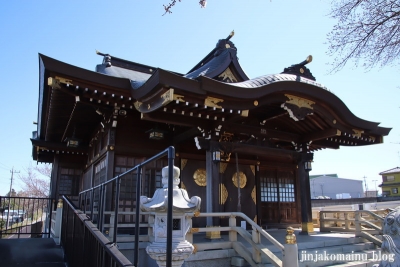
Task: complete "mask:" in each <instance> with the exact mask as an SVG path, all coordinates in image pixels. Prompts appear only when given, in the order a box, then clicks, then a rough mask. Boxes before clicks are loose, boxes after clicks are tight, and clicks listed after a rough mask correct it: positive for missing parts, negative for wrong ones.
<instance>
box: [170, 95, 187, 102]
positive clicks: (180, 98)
mask: <svg viewBox="0 0 400 267" xmlns="http://www.w3.org/2000/svg"><path fill="white" fill-rule="evenodd" d="M173 99H174V101H176V100H178V101H179V102H185V96H183V95H176V94H174V98H173Z"/></svg>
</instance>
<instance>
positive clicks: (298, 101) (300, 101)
mask: <svg viewBox="0 0 400 267" xmlns="http://www.w3.org/2000/svg"><path fill="white" fill-rule="evenodd" d="M285 96H286V97H287V98H289V100H288V101H286V103H289V104H293V105H295V106H297V107H299V108H309V109H313V107H312V105H314V104H315V102H314V101H311V100H308V99H306V98H302V97H298V96H294V95H289V94H285Z"/></svg>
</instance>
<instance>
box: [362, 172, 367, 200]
mask: <svg viewBox="0 0 400 267" xmlns="http://www.w3.org/2000/svg"><path fill="white" fill-rule="evenodd" d="M363 178H364V186H365V193H364V197H366V196H367V191H368V185H367V177H366V176H365V175H364V177H363Z"/></svg>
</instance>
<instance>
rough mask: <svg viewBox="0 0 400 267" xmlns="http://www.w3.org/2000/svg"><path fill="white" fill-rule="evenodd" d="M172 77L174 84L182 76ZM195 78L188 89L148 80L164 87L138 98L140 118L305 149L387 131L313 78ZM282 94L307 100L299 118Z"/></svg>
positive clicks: (360, 141) (374, 138)
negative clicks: (246, 81) (248, 83)
mask: <svg viewBox="0 0 400 267" xmlns="http://www.w3.org/2000/svg"><path fill="white" fill-rule="evenodd" d="M169 77H171V76H169ZM165 78H168V77H165ZM173 79H174V81H173V82H174V83H175V84H179V83H183V80H185V79H186V78H184V77H173ZM175 79H180V80H182V81H181V82H177V81H176V80H175ZM199 81H200V88H198V84H196V83H193V84H194V85H195V87H194V89H193V87H190V86H187V87H186V86H185V87H183V88H182V87H177V88H172V87H170V88H169V89H167V88H165V87H163V86H165V84H169V83H168V81H167V80H166V79H164V80H163V83H162V84H157V83H156V82H154V83H152V86H153V87H155V88H164V91H162V94H161V93H159V94H153V95H152V96H151V97H147V98H146V101H145V102H141V103H140V106H141V107H142V109H139V111H140V112H141V113H142V119H144V120H150V121H156V122H164V123H168V124H176V125H183V126H187V127H195V128H196V127H198V128H202V129H215V128H218V127H219V128H220V129H221V130H220V131H221V133H222V132H224V131H226V132H232V133H235V134H238V135H243V136H245V135H247V136H254V137H255V138H256V139H262V140H263V141H265V142H269V145H273V146H276V147H281V148H284V149H294V150H297V149H299V145H300V144H301V143H308V144H309V149H310V150H319V149H322V148H339V146H343V145H345V146H359V145H369V144H375V143H381V142H382V141H383V136H384V135H387V134H388V133H389V131H390V129H389V128H383V127H379V126H378V125H379V124H378V123H375V122H369V121H365V120H362V119H360V118H358V117H356V116H355V115H354V114H352V113H351V112H350V110H349V109H348V108H347V107H346V105H345V104H344V103H343V102H342V101H341V100H340V99H339V98H338V97H337V96H335V95H334V94H332V93H331V92H329V91H328V90H326V89H324V88H321V87H319V86H317V85H316V83H306V82H296V81H282V82H274V83H270V84H266V85H261V86H260V87H255V88H246V87H239V86H235V84H228V83H222V82H218V81H215V80H212V79H209V78H206V77H203V78H201V79H200V80H199ZM149 85H150V84H149ZM140 89H144V88H140ZM149 89H150V87H148V88H146V90H149ZM168 94H169V96H168V97H165V95H168ZM288 96H293V97H294V98H298V99H300V100H299V101H303V100H306V101H311V103H313V104H312V107H311V108H310V110H308V111H307V115H305V117H304V118H303V119H300V120H299V121H294V120H293V116H291V115H290V114H288V112H287V111H285V110H284V109H283V108H282V104H284V103H290V101H289V98H290V97H288ZM166 99H168V101H166ZM143 107H145V108H143ZM294 108H296V107H295V106H294ZM297 109H298V110H300V111H301V110H305V109H307V108H304V107H300V106H299V107H297Z"/></svg>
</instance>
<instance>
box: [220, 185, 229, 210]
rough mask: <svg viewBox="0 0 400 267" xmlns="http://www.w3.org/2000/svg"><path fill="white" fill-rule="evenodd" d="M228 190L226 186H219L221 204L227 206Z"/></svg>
mask: <svg viewBox="0 0 400 267" xmlns="http://www.w3.org/2000/svg"><path fill="white" fill-rule="evenodd" d="M228 194H229V193H228V190H227V189H226V187H225V185H224V184H222V183H221V184H219V204H221V205H223V204H225V202H226V200H227V199H228Z"/></svg>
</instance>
